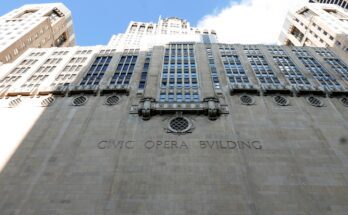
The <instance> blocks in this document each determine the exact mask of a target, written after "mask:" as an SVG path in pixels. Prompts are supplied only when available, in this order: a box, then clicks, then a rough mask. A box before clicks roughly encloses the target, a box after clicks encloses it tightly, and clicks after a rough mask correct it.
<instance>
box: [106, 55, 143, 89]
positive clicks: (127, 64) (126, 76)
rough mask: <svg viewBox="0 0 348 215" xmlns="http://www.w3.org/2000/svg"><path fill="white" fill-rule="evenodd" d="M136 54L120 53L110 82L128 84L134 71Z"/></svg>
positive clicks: (112, 83)
mask: <svg viewBox="0 0 348 215" xmlns="http://www.w3.org/2000/svg"><path fill="white" fill-rule="evenodd" d="M137 59H138V56H137V55H122V57H121V59H120V62H119V63H118V65H117V68H116V71H115V72H114V74H113V76H112V78H111V81H110V84H111V85H124V86H128V85H129V83H130V80H131V78H132V76H133V73H134V68H135V64H136V62H137Z"/></svg>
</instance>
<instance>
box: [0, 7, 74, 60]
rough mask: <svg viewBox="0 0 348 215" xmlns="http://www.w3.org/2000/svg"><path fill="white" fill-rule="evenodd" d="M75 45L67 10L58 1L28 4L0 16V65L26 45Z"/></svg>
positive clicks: (12, 58)
mask: <svg viewBox="0 0 348 215" xmlns="http://www.w3.org/2000/svg"><path fill="white" fill-rule="evenodd" d="M73 45H75V34H74V30H73V22H72V16H71V12H70V10H69V9H68V8H67V7H65V6H64V5H63V4H61V3H53V4H30V5H24V6H22V7H20V8H18V9H15V10H13V11H11V12H9V13H7V14H5V15H4V16H2V17H0V64H1V63H10V62H13V61H14V60H15V59H17V58H18V57H19V56H20V55H21V54H23V53H24V52H25V51H26V50H27V49H29V48H49V47H66V46H73Z"/></svg>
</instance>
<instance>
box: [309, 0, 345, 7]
mask: <svg viewBox="0 0 348 215" xmlns="http://www.w3.org/2000/svg"><path fill="white" fill-rule="evenodd" d="M309 2H311V3H323V4H336V5H338V6H340V7H342V8H345V9H348V0H309Z"/></svg>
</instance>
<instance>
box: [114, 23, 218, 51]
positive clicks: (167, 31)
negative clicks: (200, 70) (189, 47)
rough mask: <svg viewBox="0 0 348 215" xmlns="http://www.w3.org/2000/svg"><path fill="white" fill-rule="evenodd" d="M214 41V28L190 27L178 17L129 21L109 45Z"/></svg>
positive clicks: (132, 45)
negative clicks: (124, 30)
mask: <svg viewBox="0 0 348 215" xmlns="http://www.w3.org/2000/svg"><path fill="white" fill-rule="evenodd" d="M176 41H181V42H205V43H216V42H217V35H216V32H215V31H214V30H208V29H199V28H195V27H192V26H191V25H190V23H189V22H188V21H187V20H184V19H180V18H178V17H169V18H164V19H162V18H161V17H160V18H159V21H158V23H152V22H135V21H131V22H130V23H129V25H128V28H127V30H126V32H125V33H123V34H117V35H113V36H112V38H111V39H110V42H109V44H108V45H109V46H116V47H117V48H118V50H122V49H123V48H145V49H146V48H149V47H152V46H154V45H164V44H167V43H169V42H176Z"/></svg>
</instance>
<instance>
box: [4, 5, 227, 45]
mask: <svg viewBox="0 0 348 215" xmlns="http://www.w3.org/2000/svg"><path fill="white" fill-rule="evenodd" d="M58 1H59V0H58ZM231 1H232V0H170V1H168V0H122V1H120V0H94V1H87V0H60V1H59V2H62V3H64V4H65V5H66V6H67V7H68V8H69V9H70V10H71V11H72V13H73V20H74V29H75V33H76V39H77V44H78V45H97V44H106V43H107V42H108V40H109V38H110V37H111V35H112V34H116V33H122V32H124V31H125V29H126V28H127V26H128V23H129V21H131V20H134V21H157V20H158V17H159V15H162V17H169V16H177V17H181V18H184V19H187V20H189V21H190V22H191V24H192V25H194V26H195V25H196V24H197V22H198V21H199V20H201V19H202V18H203V17H204V16H205V15H208V14H214V13H215V12H216V11H219V10H220V9H222V8H224V7H227V6H229V5H230V2H231ZM47 2H57V1H50V0H43V1H42V0H0V14H1V15H3V14H5V13H7V12H9V11H11V10H13V9H15V8H18V7H20V6H22V5H23V4H34V3H47Z"/></svg>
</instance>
